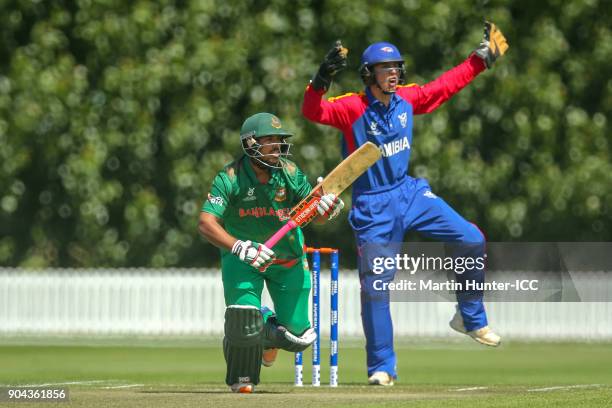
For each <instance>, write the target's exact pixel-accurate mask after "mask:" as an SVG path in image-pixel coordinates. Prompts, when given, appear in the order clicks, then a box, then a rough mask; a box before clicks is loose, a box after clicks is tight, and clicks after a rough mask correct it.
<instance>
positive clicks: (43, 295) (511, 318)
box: [0, 268, 612, 340]
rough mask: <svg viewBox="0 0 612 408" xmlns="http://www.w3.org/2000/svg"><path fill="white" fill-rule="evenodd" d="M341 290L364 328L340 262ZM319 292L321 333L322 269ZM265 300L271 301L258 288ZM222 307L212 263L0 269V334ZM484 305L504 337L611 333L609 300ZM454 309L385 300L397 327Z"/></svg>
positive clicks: (442, 317) (124, 324)
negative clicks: (202, 265) (193, 266)
mask: <svg viewBox="0 0 612 408" xmlns="http://www.w3.org/2000/svg"><path fill="white" fill-rule="evenodd" d="M607 275H610V274H606V276H607ZM606 279H608V280H609V279H611V278H606ZM607 284H610V283H609V282H607ZM339 293H340V298H339V314H340V315H339V327H340V336H341V337H361V336H363V332H362V329H361V317H360V305H359V304H360V295H359V280H358V278H357V273H356V271H353V270H341V271H340V290H339ZM321 301H322V305H321V328H322V332H323V334H324V335H325V336H327V335H328V333H329V272H328V271H326V270H322V273H321ZM263 304H265V305H270V306H271V301H270V298H269V296H268V294H267V292H266V291H265V290H264V298H263ZM224 310H225V306H224V301H223V287H222V283H221V275H220V273H219V271H218V270H214V269H166V270H161V271H159V270H156V271H151V270H146V269H113V270H103V269H98V270H57V269H55V270H54V269H50V270H42V271H24V270H18V269H2V268H0V335H20V334H24V335H29V334H37V335H47V334H49V335H51V334H60V335H61V334H65V335H71V334H79V335H83V334H85V335H186V334H188V335H211V336H212V335H214V336H219V335H221V334H222V333H223V315H224ZM487 310H488V314H489V320H490V323H491V325H492V326H493V327H494V328H495V329H496V330H497V331H498V332H499V333H500V334H502V335H504V336H506V338H510V339H513V338H514V339H542V338H543V339H548V340H557V339H558V340H609V339H612V302H609V303H607V302H597V303H596V302H582V303H488V304H487ZM453 313H454V305H453V304H452V303H444V302H430V303H417V302H404V303H399V302H394V303H392V314H393V319H394V327H395V333H396V335H398V336H413V337H439V338H446V337H456V333H454V332H452V331H451V330H450V329H449V328H448V325H447V322H448V320H449V319H450V317H451V316H452V314H453Z"/></svg>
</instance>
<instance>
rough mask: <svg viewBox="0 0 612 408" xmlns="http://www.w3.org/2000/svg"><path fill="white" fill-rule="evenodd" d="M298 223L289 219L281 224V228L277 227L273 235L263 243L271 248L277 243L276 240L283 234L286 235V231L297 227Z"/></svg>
mask: <svg viewBox="0 0 612 408" xmlns="http://www.w3.org/2000/svg"><path fill="white" fill-rule="evenodd" d="M297 226H298V225H297V224H296V222H295V221H293V220H289V221H288V222H287V223H286V224H285V225H283V227H282V228H281V229H279V230H278V231H276V232H275V233H274V235H272V236H271V237H270V238H269V239H268V240H267V241H266V242H265V243H264V245H265V246H267V247H268V248H270V249H272V247H273V246H274V245H276V244H277V243H278V241H280V240H281V239H282V238H283V237H284V236H285V235H287V233H288V232H289V231H291V230H292V229H294V228H295V227H297Z"/></svg>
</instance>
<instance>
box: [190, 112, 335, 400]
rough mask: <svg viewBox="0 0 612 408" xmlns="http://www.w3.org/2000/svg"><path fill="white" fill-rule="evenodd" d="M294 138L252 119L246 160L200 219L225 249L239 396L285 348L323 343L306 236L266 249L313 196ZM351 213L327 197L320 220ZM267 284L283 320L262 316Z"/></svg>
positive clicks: (228, 341)
mask: <svg viewBox="0 0 612 408" xmlns="http://www.w3.org/2000/svg"><path fill="white" fill-rule="evenodd" d="M291 136H292V134H291V133H290V132H288V131H286V130H285V129H284V128H283V125H282V124H281V121H280V120H279V119H278V118H277V117H276V116H274V115H272V114H270V113H258V114H256V115H253V116H251V117H249V118H248V119H247V120H246V121H245V122H244V124H243V125H242V128H241V130H240V140H241V143H242V150H243V152H244V154H243V155H242V156H241V157H239V158H238V159H236V160H235V161H233V162H232V163H229V164H228V165H226V166H225V168H224V169H223V170H222V171H221V172H219V173H218V174H217V176H216V177H215V179H214V181H213V184H212V188H211V190H210V193H209V194H208V199H207V200H206V201H205V202H204V204H203V206H202V212H201V213H200V222H199V230H200V233H201V234H202V235H203V236H204V237H205V238H207V239H208V240H209V241H210V242H211V243H212V244H214V245H216V246H217V247H219V248H220V249H221V269H222V277H223V291H224V296H225V304H226V306H227V308H226V310H225V337H224V339H223V353H224V356H225V361H226V363H227V374H226V377H225V382H226V384H227V385H229V386H230V387H231V389H232V391H234V392H240V393H251V392H253V391H254V386H255V385H257V384H258V383H259V373H260V369H261V364H262V359H263V363H264V365H266V366H270V365H272V363H273V362H274V360H275V358H276V353H277V350H278V349H279V348H281V349H284V350H287V351H290V352H296V351H303V350H305V349H306V348H307V347H308V346H309V345H310V344H312V343H313V341H314V340H315V338H316V335H315V333H314V330H313V329H312V328H311V326H310V321H309V318H308V298H309V293H310V274H309V270H308V264H307V261H306V256H305V252H304V247H305V245H304V236H303V234H302V231H301V230H300V228H296V229H295V230H293V231H292V232H290V233H288V234H287V235H286V236H285V237H284V238H283V239H282V240H281V241H279V242H278V243H277V244H276V245H275V247H274V250H272V249H270V248H267V247H266V246H265V245H263V244H262V242H264V241H265V240H266V239H267V238H269V237H270V235H272V234H273V233H274V232H276V231H277V230H278V229H279V228H280V227H282V226H283V224H284V223H285V222H286V221H287V220H288V219H289V211H290V209H291V208H292V207H293V206H295V205H296V204H297V203H298V202H299V201H301V200H302V199H303V198H305V197H306V196H307V195H308V194H309V193H310V192H311V185H310V184H309V183H308V180H307V178H306V176H305V175H304V173H302V171H301V170H300V169H299V168H298V167H297V166H296V165H295V163H293V162H291V161H289V160H288V159H287V156H289V150H290V147H291V144H290V143H288V142H287V139H288V138H290V137H291ZM343 207H344V203H343V202H342V200H341V199H340V198H339V197H337V196H335V195H333V194H327V195H324V196H323V197H321V201H320V203H319V205H318V208H317V211H318V212H319V214H320V217H319V221H321V220H328V219H331V218H333V217H335V216H336V215H337V214H338V213H339V212H340V210H341V209H342V208H343ZM262 270H264V271H263V272H261V271H262ZM264 282H265V284H266V286H267V288H268V291H269V293H270V296H271V298H272V301H273V302H274V309H275V310H276V315H274V314H273V313H271V312H270V311H269V310H268V309H267V308H266V311H265V312H264V313H263V314H262V305H261V293H262V290H263V287H264Z"/></svg>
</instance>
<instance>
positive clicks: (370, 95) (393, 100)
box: [365, 86, 398, 112]
mask: <svg viewBox="0 0 612 408" xmlns="http://www.w3.org/2000/svg"><path fill="white" fill-rule="evenodd" d="M365 93H366V96H367V97H368V101H369V102H370V105H372V106H375V107H376V108H377V109H381V110H382V111H383V112H384V111H387V110H390V109H393V107H395V104H396V103H397V101H398V99H397V98H398V96H397V94H396V93H394V94H393V95H391V100H390V101H389V107H388V108H387V107H386V106H385V105H384V104H383V103H382V102H381V101H379V100H378V99H376V97H375V96H374V94H373V93H372V91H371V90H370V87H369V86H368V87H367V88H366V89H365Z"/></svg>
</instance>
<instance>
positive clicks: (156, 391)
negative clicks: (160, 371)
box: [139, 388, 291, 394]
mask: <svg viewBox="0 0 612 408" xmlns="http://www.w3.org/2000/svg"><path fill="white" fill-rule="evenodd" d="M139 393H140V394H232V392H231V391H230V390H229V388H228V389H227V390H165V391H164V390H146V391H139ZM255 394H291V392H282V391H266V390H259V389H258V390H257V391H256V392H255Z"/></svg>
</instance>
